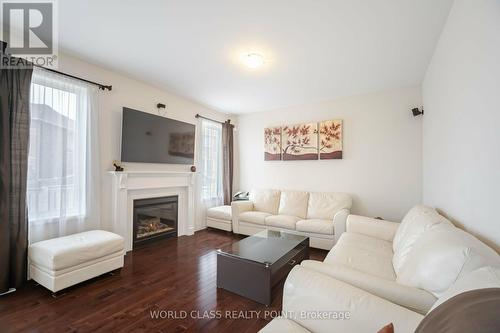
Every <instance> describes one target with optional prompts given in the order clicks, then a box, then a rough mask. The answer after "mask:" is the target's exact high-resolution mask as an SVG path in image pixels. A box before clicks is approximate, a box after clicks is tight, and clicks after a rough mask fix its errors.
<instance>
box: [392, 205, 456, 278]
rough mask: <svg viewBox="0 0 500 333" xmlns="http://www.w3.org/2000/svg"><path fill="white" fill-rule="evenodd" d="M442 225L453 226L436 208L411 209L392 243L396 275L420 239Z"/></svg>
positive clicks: (416, 207)
mask: <svg viewBox="0 0 500 333" xmlns="http://www.w3.org/2000/svg"><path fill="white" fill-rule="evenodd" d="M441 223H444V224H449V225H452V224H451V222H450V221H448V220H447V219H446V218H444V217H443V216H441V215H439V214H438V212H436V210H435V209H434V208H431V207H427V206H423V205H418V206H415V207H413V208H412V209H410V211H409V212H408V213H407V214H406V216H405V217H404V218H403V221H401V225H400V226H399V228H398V230H397V231H396V234H395V235H394V240H393V242H392V248H393V251H394V258H393V260H392V264H393V265H394V271H395V272H396V274H399V270H400V269H401V267H402V266H403V265H404V263H405V261H406V260H407V258H408V254H409V253H410V251H411V250H412V248H413V245H414V244H415V242H416V241H417V240H418V238H419V237H420V236H422V234H423V233H424V232H425V231H427V230H429V229H431V228H433V227H434V226H436V225H439V224H441Z"/></svg>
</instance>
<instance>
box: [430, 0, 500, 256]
mask: <svg viewBox="0 0 500 333" xmlns="http://www.w3.org/2000/svg"><path fill="white" fill-rule="evenodd" d="M423 100H424V106H425V116H424V124H423V200H424V203H426V204H429V205H432V206H435V207H437V208H439V209H440V210H441V211H442V212H443V213H444V214H446V215H448V216H449V217H450V218H452V220H454V222H457V223H458V224H461V225H462V226H464V227H465V228H466V229H468V230H469V231H471V232H473V233H475V234H477V235H478V236H479V237H480V238H482V239H483V240H485V241H486V242H488V243H489V244H490V245H492V246H493V247H496V248H497V249H500V217H499V214H498V205H499V204H500V1H498V0H474V1H472V0H456V1H455V3H454V5H453V7H452V10H451V12H450V15H449V18H448V21H447V23H446V25H445V28H444V30H443V33H442V35H441V38H440V40H439V43H438V46H437V48H436V51H435V54H434V56H433V58H432V61H431V64H430V66H429V68H428V70H427V74H426V77H425V80H424V83H423Z"/></svg>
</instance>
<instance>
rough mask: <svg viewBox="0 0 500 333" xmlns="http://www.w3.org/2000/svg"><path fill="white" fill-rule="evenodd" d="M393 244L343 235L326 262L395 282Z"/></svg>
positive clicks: (348, 233) (363, 237)
mask: <svg viewBox="0 0 500 333" xmlns="http://www.w3.org/2000/svg"><path fill="white" fill-rule="evenodd" d="M392 256H393V253H392V244H391V242H387V241H384V240H381V239H377V238H373V237H369V236H365V235H361V234H355V233H350V232H347V233H343V234H342V236H340V238H339V240H338V242H337V244H335V246H334V247H333V248H332V249H331V250H330V252H329V253H328V255H327V256H326V258H325V260H324V262H325V263H326V264H330V263H333V264H343V265H346V266H348V267H351V268H353V269H356V270H359V271H362V272H365V273H368V274H371V275H375V276H378V277H381V278H384V279H388V280H392V281H394V280H395V279H396V275H395V273H394V269H393V267H392Z"/></svg>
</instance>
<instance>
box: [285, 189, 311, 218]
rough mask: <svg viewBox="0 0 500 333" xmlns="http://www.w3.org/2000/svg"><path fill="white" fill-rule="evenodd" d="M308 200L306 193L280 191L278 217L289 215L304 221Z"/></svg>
mask: <svg viewBox="0 0 500 333" xmlns="http://www.w3.org/2000/svg"><path fill="white" fill-rule="evenodd" d="M308 199H309V193H308V192H298V191H281V198H280V206H279V210H278V213H279V214H280V215H291V216H297V217H300V218H302V219H304V218H305V217H306V214H307V202H308Z"/></svg>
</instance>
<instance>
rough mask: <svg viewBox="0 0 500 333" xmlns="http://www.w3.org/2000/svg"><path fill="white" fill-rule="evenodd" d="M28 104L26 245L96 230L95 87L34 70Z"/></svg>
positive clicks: (98, 191)
mask: <svg viewBox="0 0 500 333" xmlns="http://www.w3.org/2000/svg"><path fill="white" fill-rule="evenodd" d="M30 102H31V125H30V151H29V157H28V216H29V241H30V243H33V242H37V241H40V240H45V239H49V238H54V237H59V236H64V235H68V234H72V233H76V232H80V231H84V230H90V229H98V228H100V226H101V223H100V209H99V200H100V195H99V193H100V188H99V186H100V185H99V183H100V172H99V150H98V132H99V129H98V113H99V108H98V89H97V87H95V86H93V85H88V84H86V83H83V82H81V81H79V80H75V79H71V78H68V77H65V76H62V75H59V74H54V73H51V72H48V71H45V70H42V69H38V68H35V70H34V72H33V79H32V83H31V100H30Z"/></svg>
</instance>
